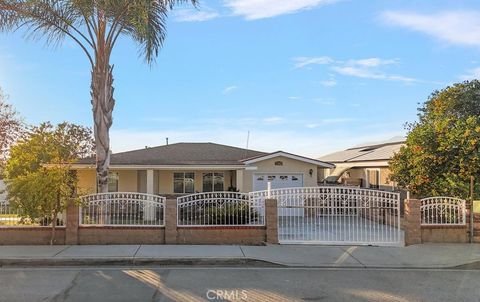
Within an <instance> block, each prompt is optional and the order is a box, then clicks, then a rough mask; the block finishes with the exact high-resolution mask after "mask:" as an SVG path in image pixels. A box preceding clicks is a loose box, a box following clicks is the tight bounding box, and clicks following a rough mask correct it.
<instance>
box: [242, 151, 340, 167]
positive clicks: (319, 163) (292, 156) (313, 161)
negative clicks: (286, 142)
mask: <svg viewBox="0 0 480 302" xmlns="http://www.w3.org/2000/svg"><path fill="white" fill-rule="evenodd" d="M278 156H282V157H286V158H290V159H294V160H298V161H302V162H306V163H309V164H313V165H316V166H319V167H322V168H334V167H335V165H334V164H332V163H327V162H324V161H320V160H317V159H311V158H308V157H304V156H300V155H295V154H291V153H287V152H283V151H277V152H273V153H270V154H267V155H263V156H257V157H254V158H251V159H247V160H244V161H243V162H244V163H245V164H246V165H251V164H254V163H257V162H260V161H264V160H267V159H272V158H275V157H278Z"/></svg>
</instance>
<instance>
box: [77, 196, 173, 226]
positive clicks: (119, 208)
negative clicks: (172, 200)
mask: <svg viewBox="0 0 480 302" xmlns="http://www.w3.org/2000/svg"><path fill="white" fill-rule="evenodd" d="M80 200H81V208H80V224H82V225H112V226H127V225H128V226H164V225H165V197H162V196H157V195H151V194H144V193H131V192H115V193H100V194H92V195H86V196H82V197H81V198H80Z"/></svg>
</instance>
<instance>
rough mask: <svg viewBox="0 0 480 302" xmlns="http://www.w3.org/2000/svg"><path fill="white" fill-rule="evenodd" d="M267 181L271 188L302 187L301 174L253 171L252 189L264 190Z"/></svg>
mask: <svg viewBox="0 0 480 302" xmlns="http://www.w3.org/2000/svg"><path fill="white" fill-rule="evenodd" d="M268 182H271V183H272V189H281V188H295V187H303V174H301V173H294V174H280V173H270V174H268V173H255V174H253V190H254V191H262V190H266V189H267V186H268Z"/></svg>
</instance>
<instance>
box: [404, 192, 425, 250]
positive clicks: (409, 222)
mask: <svg viewBox="0 0 480 302" xmlns="http://www.w3.org/2000/svg"><path fill="white" fill-rule="evenodd" d="M404 231H405V245H412V244H420V243H422V229H421V212H420V200H418V199H406V200H405V227H404Z"/></svg>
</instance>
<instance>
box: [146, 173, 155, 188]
mask: <svg viewBox="0 0 480 302" xmlns="http://www.w3.org/2000/svg"><path fill="white" fill-rule="evenodd" d="M153 178H154V177H153V170H147V194H154V185H153Z"/></svg>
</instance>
